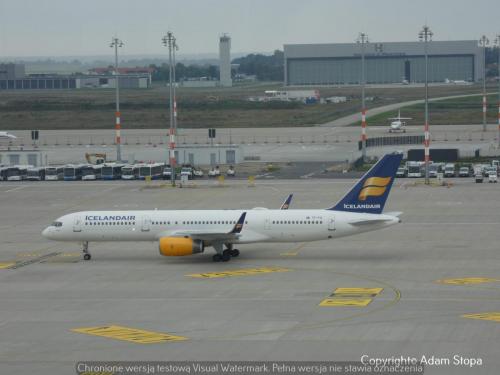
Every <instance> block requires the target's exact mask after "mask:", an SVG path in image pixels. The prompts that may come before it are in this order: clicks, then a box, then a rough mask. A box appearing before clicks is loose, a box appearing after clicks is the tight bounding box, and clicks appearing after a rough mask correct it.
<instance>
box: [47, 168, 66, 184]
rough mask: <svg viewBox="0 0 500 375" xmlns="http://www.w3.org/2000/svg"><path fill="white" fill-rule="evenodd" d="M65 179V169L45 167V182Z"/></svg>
mask: <svg viewBox="0 0 500 375" xmlns="http://www.w3.org/2000/svg"><path fill="white" fill-rule="evenodd" d="M63 179H64V167H63V166H61V165H59V166H53V167H45V181H58V180H63Z"/></svg>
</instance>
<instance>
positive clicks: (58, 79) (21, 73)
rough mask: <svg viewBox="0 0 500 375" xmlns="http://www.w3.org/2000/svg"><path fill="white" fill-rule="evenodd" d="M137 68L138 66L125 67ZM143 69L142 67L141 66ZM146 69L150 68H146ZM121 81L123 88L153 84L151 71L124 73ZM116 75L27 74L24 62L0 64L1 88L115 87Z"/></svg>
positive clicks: (120, 78)
mask: <svg viewBox="0 0 500 375" xmlns="http://www.w3.org/2000/svg"><path fill="white" fill-rule="evenodd" d="M124 69H128V71H130V69H137V68H124ZM141 69H142V68H141ZM145 69H146V70H147V69H149V68H145ZM118 71H119V72H120V76H119V82H120V87H121V88H125V89H127V88H139V89H140V88H148V87H150V86H151V73H149V72H148V71H146V72H137V73H122V72H121V71H120V70H118ZM115 84H116V76H115V75H112V74H110V73H109V72H108V73H103V74H94V75H87V74H79V75H59V74H32V75H26V74H25V68H24V65H22V64H0V90H67V89H81V88H114V87H115Z"/></svg>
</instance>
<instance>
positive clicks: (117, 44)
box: [109, 37, 123, 161]
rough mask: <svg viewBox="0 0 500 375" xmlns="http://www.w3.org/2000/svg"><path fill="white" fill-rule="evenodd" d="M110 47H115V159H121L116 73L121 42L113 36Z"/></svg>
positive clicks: (118, 86)
mask: <svg viewBox="0 0 500 375" xmlns="http://www.w3.org/2000/svg"><path fill="white" fill-rule="evenodd" d="M109 46H110V47H111V48H113V47H114V48H115V88H116V111H115V118H116V121H115V143H116V161H121V160H122V153H121V143H122V141H121V128H122V125H121V116H120V84H119V73H118V47H123V42H122V41H121V40H120V39H118V38H117V37H114V38H112V39H111V43H110V45H109Z"/></svg>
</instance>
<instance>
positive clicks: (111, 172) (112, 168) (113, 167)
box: [101, 163, 123, 180]
mask: <svg viewBox="0 0 500 375" xmlns="http://www.w3.org/2000/svg"><path fill="white" fill-rule="evenodd" d="M122 167H123V164H116V163H106V164H102V169H101V177H102V179H103V180H119V179H121V178H122Z"/></svg>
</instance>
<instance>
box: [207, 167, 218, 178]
mask: <svg viewBox="0 0 500 375" xmlns="http://www.w3.org/2000/svg"><path fill="white" fill-rule="evenodd" d="M219 176H220V169H219V166H218V165H216V166H215V167H214V168H212V169H211V170H209V171H208V177H219Z"/></svg>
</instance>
